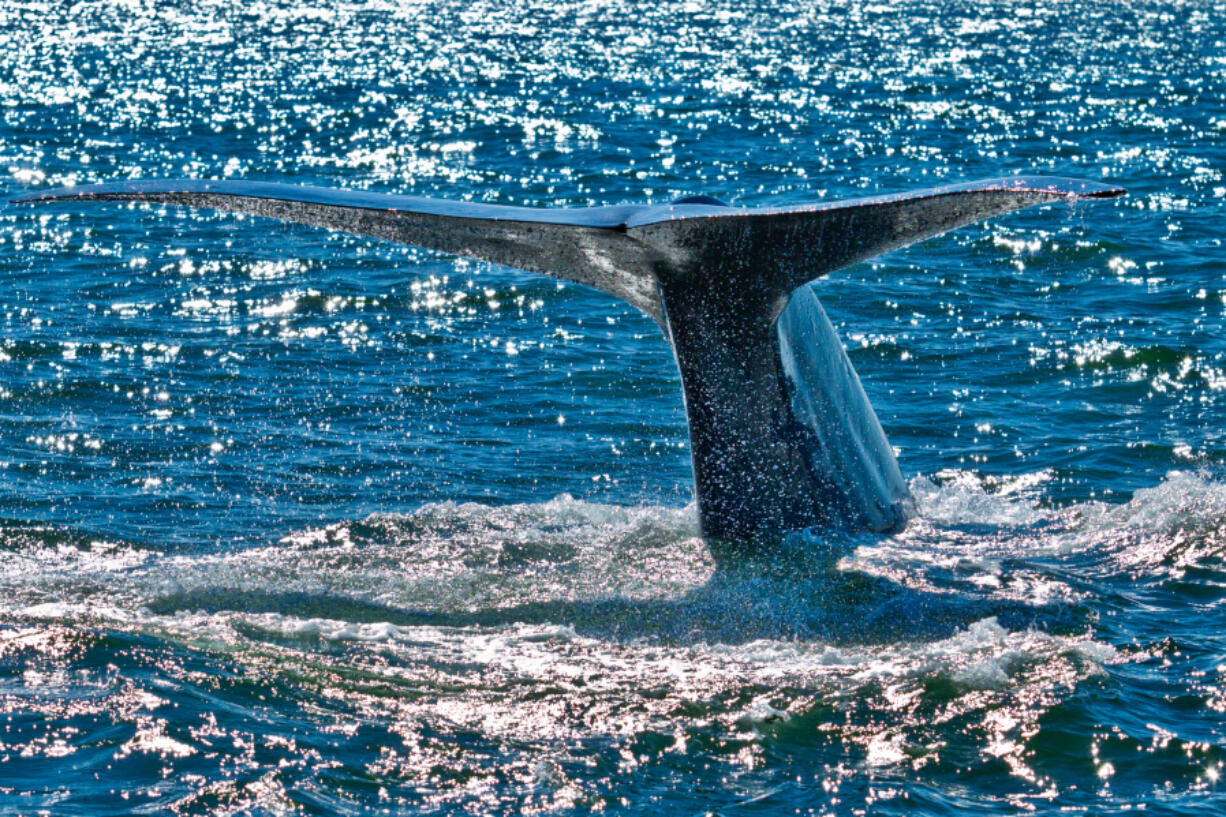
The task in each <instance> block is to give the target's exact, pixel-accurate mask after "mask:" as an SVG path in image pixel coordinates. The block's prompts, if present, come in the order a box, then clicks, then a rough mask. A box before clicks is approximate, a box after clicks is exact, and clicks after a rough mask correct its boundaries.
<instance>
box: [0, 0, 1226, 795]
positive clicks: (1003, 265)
mask: <svg viewBox="0 0 1226 817" xmlns="http://www.w3.org/2000/svg"><path fill="white" fill-rule="evenodd" d="M796 5H800V6H803V7H804V8H802V9H800V10H798V9H797V8H796ZM0 43H2V45H3V53H4V55H5V57H4V60H3V63H2V64H0V170H2V172H0V177H2V178H3V183H2V186H3V190H2V191H0V192H7V193H13V192H17V191H23V190H28V189H32V188H36V187H44V186H48V185H53V184H65V183H72V182H89V181H101V180H113V179H124V178H129V177H156V176H196V177H217V178H220V177H234V178H249V179H264V180H273V181H288V182H300V183H314V184H326V185H334V186H346V187H353V188H365V189H371V190H389V191H405V192H414V193H417V194H422V195H438V196H444V197H450V198H473V199H483V200H488V201H495V202H505V203H515V204H525V205H540V206H557V205H566V204H589V203H591V204H604V203H615V202H623V201H628V202H645V201H654V202H659V201H667V200H670V199H672V198H674V197H676V196H680V195H686V194H697V193H704V194H709V195H714V196H718V197H720V198H722V199H724V200H727V201H731V202H734V203H737V204H766V203H795V202H802V201H809V200H814V199H819V198H823V197H825V198H838V197H842V196H851V195H858V194H865V193H871V192H896V191H901V190H907V189H914V188H919V187H927V186H931V185H934V184H939V183H943V182H951V181H966V180H970V179H974V178H980V177H986V176H994V175H1000V174H1007V173H1015V172H1042V173H1055V174H1061V175H1069V176H1078V177H1085V178H1090V179H1106V180H1109V181H1111V182H1113V183H1120V184H1123V185H1125V186H1126V187H1128V188H1129V190H1130V193H1131V195H1130V197H1129V198H1127V199H1123V200H1119V201H1116V202H1107V203H1097V204H1093V205H1082V206H1078V207H1076V208H1068V207H1065V206H1056V207H1051V208H1047V209H1044V210H1040V211H1031V212H1026V213H1022V214H1016V215H1013V216H1009V217H1006V218H1001V219H998V220H996V221H994V222H990V223H988V224H984V225H979V226H976V227H972V228H968V229H965V230H962V231H960V232H958V233H955V234H952V235H949V236H946V237H943V238H940V239H937V240H933V241H931V242H928V243H927V244H924V245H922V246H920V247H916V248H912V249H909V250H907V251H905V252H900V253H896V254H894V255H892V256H889V257H886V258H884V259H881V260H879V261H878V262H876V263H874V264H871V265H861V266H858V267H855V268H853V269H850V270H846V271H843V272H841V273H838V274H837V275H835V276H833V277H832V278H831V279H830V280H826V281H822V282H819V283H818V284H817V291H818V294H819V296H820V297H821V298H822V301H823V303H824V304H825V306H826V309H827V311H828V312H829V314H830V315H831V318H832V320H833V321H834V322H835V323H836V325H838V326H839V327H840V331H841V332H842V334H843V337H844V339H845V341H846V343H847V344H848V346H849V348H850V349H851V350H852V352H851V355H852V359H853V361H854V363H855V365H856V367H857V368H858V369H859V371H860V374H861V377H862V378H863V380H864V383H865V387H866V389H867V391H868V392H869V394H870V396H871V397H872V399H873V401H874V403H875V404H876V406H877V408H878V412H879V414H880V416H881V420H882V423H883V425H884V426H885V429H886V431H887V433H888V434H889V435H890V438H891V440H892V442H893V443H894V445H895V446H897V447H898V449H899V458H900V462H901V465H902V468H903V471H904V473H905V474H906V475H907V477H908V479H910V480H911V484H912V489H913V491H914V493H915V495H916V497H917V503H918V507H919V516H918V517H917V518H916V519H915V520H913V521H912V523H911V524H910V525H909V526H908V527H907V529H906V530H905V531H903V532H902V533H899V534H897V535H894V536H890V537H879V536H846V535H835V534H829V533H822V532H820V531H819V532H813V533H810V534H806V535H797V536H795V537H793V539H792V540H791V541H790V542H789V543H788V547H787V548H786V553H785V554H783V555H781V556H780V558H779V560H777V561H776V562H774V563H772V564H766V563H758V564H753V563H746V564H743V565H735V566H728V567H725V568H724V569H720V570H717V569H716V568H715V566H714V565H713V563H712V561H711V558H710V555H709V553H708V551H707V549H706V546H705V545H704V543H703V542H702V540H701V539H699V538H698V536H697V525H696V517H695V513H694V510H693V508H692V506H691V505H690V504H689V503H690V499H691V497H690V470H689V458H688V450H687V434H686V427H685V419H684V414H683V411H682V406H681V398H680V390H679V386H678V381H677V374H676V370H675V367H674V364H673V361H672V358H671V356H670V353H669V350H668V347H667V345H666V344H665V343H664V342H663V341H662V339H661V338H660V337H659V332H658V330H657V329H656V328H655V326H654V325H653V324H652V323H651V322H650V321H649V320H648V319H646V318H645V317H643V316H641V315H638V314H636V313H634V312H633V311H632V310H631V309H630V308H629V307H627V306H625V305H623V304H621V303H618V302H615V301H613V300H612V299H610V298H607V297H604V296H602V295H600V294H598V293H594V292H592V291H587V290H584V289H582V288H580V287H577V286H574V285H566V286H563V285H559V284H558V283H556V282H554V281H552V280H549V279H546V278H543V277H536V276H532V275H529V274H525V273H519V272H514V271H509V270H505V269H499V268H494V267H490V266H486V265H482V264H477V263H471V262H465V261H459V260H456V259H453V258H447V257H443V256H439V255H435V254H431V253H428V252H424V251H419V250H414V249H410V248H404V247H395V246H390V245H385V244H380V243H378V242H375V241H368V240H359V239H354V238H349V237H345V236H339V235H332V234H328V233H326V232H323V231H319V230H311V229H306V228H300V227H291V226H286V225H281V224H276V223H271V222H265V221H261V220H254V219H241V218H236V217H233V216H226V215H219V214H213V213H200V212H186V211H181V210H176V209H173V208H168V207H158V208H141V207H128V206H115V205H111V206H89V207H80V208H75V209H74V208H69V207H57V208H48V209H44V210H34V209H30V210H21V211H15V210H12V209H9V210H4V211H2V212H0V548H2V550H0V707H3V712H4V715H3V724H2V729H0V812H4V813H11V814H35V813H54V814H57V815H61V814H62V815H69V814H80V815H85V814H89V815H98V814H133V813H167V812H170V813H176V814H286V813H289V814H297V813H301V814H331V813H353V814H358V813H370V812H375V811H376V810H386V811H387V812H390V813H404V814H416V813H432V814H437V813H477V814H481V813H526V814H533V813H540V812H562V813H566V812H569V811H572V810H573V811H575V812H587V811H591V810H598V809H603V811H605V812H606V813H636V812H653V813H687V814H699V813H705V812H718V813H738V814H747V813H755V814H757V813H760V814H775V813H779V814H782V813H789V814H790V813H819V814H827V813H828V814H849V815H850V814H864V813H871V814H902V813H906V814H913V813H920V814H933V815H938V814H949V815H953V814H967V813H976V814H1010V813H1023V812H1031V811H1037V812H1039V813H1042V814H1057V813H1064V810H1066V809H1070V808H1071V809H1074V810H1078V811H1081V812H1088V813H1092V814H1115V813H1119V812H1123V811H1125V810H1130V809H1134V808H1139V807H1145V808H1146V809H1147V810H1148V811H1147V813H1157V814H1187V815H1206V814H1210V813H1215V811H1218V810H1222V809H1223V808H1224V807H1226V797H1224V796H1223V788H1222V787H1223V785H1226V784H1222V783H1221V782H1220V781H1219V777H1220V776H1221V775H1222V773H1223V771H1224V770H1223V764H1224V762H1226V637H1224V636H1223V624H1224V623H1226V564H1224V561H1223V556H1224V554H1226V545H1224V544H1223V542H1224V540H1226V535H1224V531H1226V474H1224V472H1223V465H1222V464H1223V461H1224V460H1226V439H1224V437H1223V431H1222V429H1223V426H1224V423H1223V420H1224V419H1226V332H1223V328H1222V318H1223V314H1224V313H1226V263H1224V262H1223V258H1224V256H1223V248H1222V235H1223V224H1226V220H1224V216H1226V212H1224V210H1226V208H1224V206H1223V205H1224V204H1226V178H1224V177H1223V172H1224V170H1226V103H1224V102H1223V100H1226V7H1224V6H1222V5H1221V4H1220V3H1212V2H1189V3H1156V2H1155V3H1136V4H1117V3H1101V4H1100V3H1094V2H1083V3H1065V2H1052V3H1049V4H1046V5H1044V6H1042V7H1032V6H1030V5H1026V4H1020V3H937V2H930V3H920V2H909V3H898V4H891V5H887V4H878V5H869V4H860V3H848V4H830V3H814V4H786V3H777V4H774V3H752V2H751V3H748V4H747V3H730V2H729V3H723V4H716V3H702V2H689V3H669V2H662V3H634V4H632V3H624V4H619V3H614V2H606V3H602V2H592V3H570V2H565V0H563V1H562V2H556V1H551V2H549V3H537V4H535V5H532V6H529V5H526V4H522V3H518V4H510V3H508V4H502V3H483V2H465V3H459V2H456V3H429V2H405V3H369V4H346V3H321V4H318V5H310V4H306V3H301V2H293V3H290V2H260V3H254V4H230V3H191V4H188V3H181V4H172V3H158V4H156V5H155V4H153V3H142V2H126V3H118V2H117V3H81V4H74V5H69V4H62V3H33V2H18V1H16V0H10V1H9V2H5V3H3V4H0Z"/></svg>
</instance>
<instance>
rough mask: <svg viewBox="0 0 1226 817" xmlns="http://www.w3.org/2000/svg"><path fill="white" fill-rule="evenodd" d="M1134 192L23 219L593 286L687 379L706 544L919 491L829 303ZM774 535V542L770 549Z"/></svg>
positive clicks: (237, 187) (261, 192)
mask: <svg viewBox="0 0 1226 817" xmlns="http://www.w3.org/2000/svg"><path fill="white" fill-rule="evenodd" d="M1123 193H1124V191H1123V190H1122V189H1120V188H1118V187H1112V186H1108V185H1103V184H1097V183H1094V182H1088V181H1079V180H1074V179H1063V178H1055V177H1044V176H1017V177H1007V178H999V179H988V180H984V181H978V182H971V183H968V184H960V185H952V186H945V187H936V188H931V189H927V190H920V191H915V192H910V193H902V194H897V195H888V196H873V197H868V198H860V199H850V200H844V201H833V202H818V203H812V204H802V205H795V206H789V207H762V208H736V207H730V206H728V205H726V204H724V203H723V202H721V201H719V200H718V199H715V198H711V197H709V196H692V197H687V198H684V199H680V200H678V201H676V202H673V203H672V204H662V205H644V206H637V205H614V206H606V207H588V208H572V209H536V208H528V207H508V206H503V205H493V204H484V203H477V202H453V201H444V200H440V199H431V198H422V197H416V196H401V195H392V194H381V193H367V192H361V191H353V190H336V189H328V188H319V187H302V186H295V185H285V184H273V183H264V182H247V181H191V180H170V181H133V182H122V183H116V184H100V185H88V186H82V187H73V188H61V189H57V190H48V191H40V192H34V193H29V194H26V195H23V196H18V197H16V198H13V199H10V203H12V204H35V203H51V202H57V201H65V200H77V201H144V202H155V203H165V204H176V205H184V206H189V207H207V208H214V209H220V210H229V211H233V212H240V213H247V214H251V215H256V216H266V217H269V218H276V219H281V220H283V221H292V222H297V223H300V224H308V225H314V226H318V227H326V228H328V229H333V230H343V231H345V232H349V233H354V234H357V235H364V236H372V237H375V238H381V239H386V240H390V241H396V242H399V243H404V244H412V245H414V246H420V247H426V248H429V249H435V250H441V251H443V252H447V253H452V254H455V255H461V256H465V257H468V258H476V259H480V260H484V261H491V262H494V263H497V264H503V265H506V266H511V267H516V268H519V269H525V270H531V271H534V272H540V273H544V274H547V275H552V276H555V277H558V278H562V279H565V280H568V281H574V282H576V283H580V284H585V285H587V286H591V287H594V288H596V289H598V290H601V291H603V292H607V293H609V294H611V295H615V296H617V297H619V298H621V299H623V300H625V301H627V302H628V303H630V304H632V305H634V306H635V307H637V308H638V309H640V310H641V311H643V312H644V313H646V314H647V315H649V316H650V317H651V318H653V319H654V320H655V321H656V322H657V323H658V324H659V325H660V327H661V328H662V329H663V330H664V333H665V336H666V337H667V338H668V340H669V341H670V343H671V344H672V347H673V351H674V353H675V355H676V359H677V366H678V369H679V370H680V372H681V381H682V388H683V391H684V395H685V405H686V413H687V417H688V420H689V426H690V439H691V455H692V460H693V467H694V479H695V493H696V498H697V502H698V508H699V516H700V519H701V524H702V529H703V532H704V534H705V535H706V536H708V537H712V538H713V539H715V540H735V541H744V540H750V541H765V539H766V538H769V536H770V535H773V534H775V533H779V532H783V531H789V530H796V529H800V528H806V527H810V526H815V525H838V526H844V527H850V528H855V529H868V530H888V529H891V528H894V527H897V526H898V525H900V524H902V522H903V521H904V520H905V515H906V508H905V504H906V501H907V488H906V483H905V482H904V480H903V478H902V475H901V472H900V471H899V469H898V464H897V462H896V460H895V458H894V454H893V451H892V449H891V448H890V446H889V443H888V441H887V440H886V437H885V433H884V432H883V431H882V429H881V425H880V423H879V422H878V421H877V417H876V415H875V413H874V412H873V409H872V406H871V405H870V404H869V402H868V399H867V397H866V396H865V394H864V390H863V388H862V387H861V385H860V381H859V378H858V377H857V376H856V373H855V371H854V370H853V369H852V366H851V362H850V360H848V358H847V355H846V353H845V351H844V350H843V346H842V343H841V342H840V341H839V339H838V335H837V333H836V332H835V330H834V327H833V326H832V325H831V324H830V321H829V320H828V319H827V318H826V315H825V313H824V311H823V310H822V308H821V304H820V303H819V302H818V300H817V297H816V295H815V294H814V293H813V291H812V289H810V288H809V287H806V286H804V285H805V284H807V283H808V282H810V281H812V280H814V279H816V278H820V277H821V276H824V275H826V274H828V273H830V272H833V271H835V270H837V269H839V268H841V267H845V266H848V265H850V264H854V263H856V262H858V261H863V260H866V259H869V258H872V257H874V256H877V255H880V254H882V253H885V252H889V251H890V250H894V249H898V248H900V247H904V246H906V245H908V244H912V243H914V242H916V241H921V240H923V239H925V238H930V237H932V236H936V235H939V234H941V233H944V232H946V231H948V230H951V229H954V228H957V227H961V226H964V225H966V224H970V223H972V222H975V221H979V220H982V219H985V218H990V217H992V216H997V215H1002V214H1004V213H1008V212H1011V211H1013V210H1019V209H1022V208H1025V207H1030V206H1033V205H1037V204H1043V203H1048V202H1055V201H1068V200H1074V199H1082V198H1091V199H1094V198H1111V197H1114V196H1119V195H1123ZM764 535H765V536H764Z"/></svg>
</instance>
